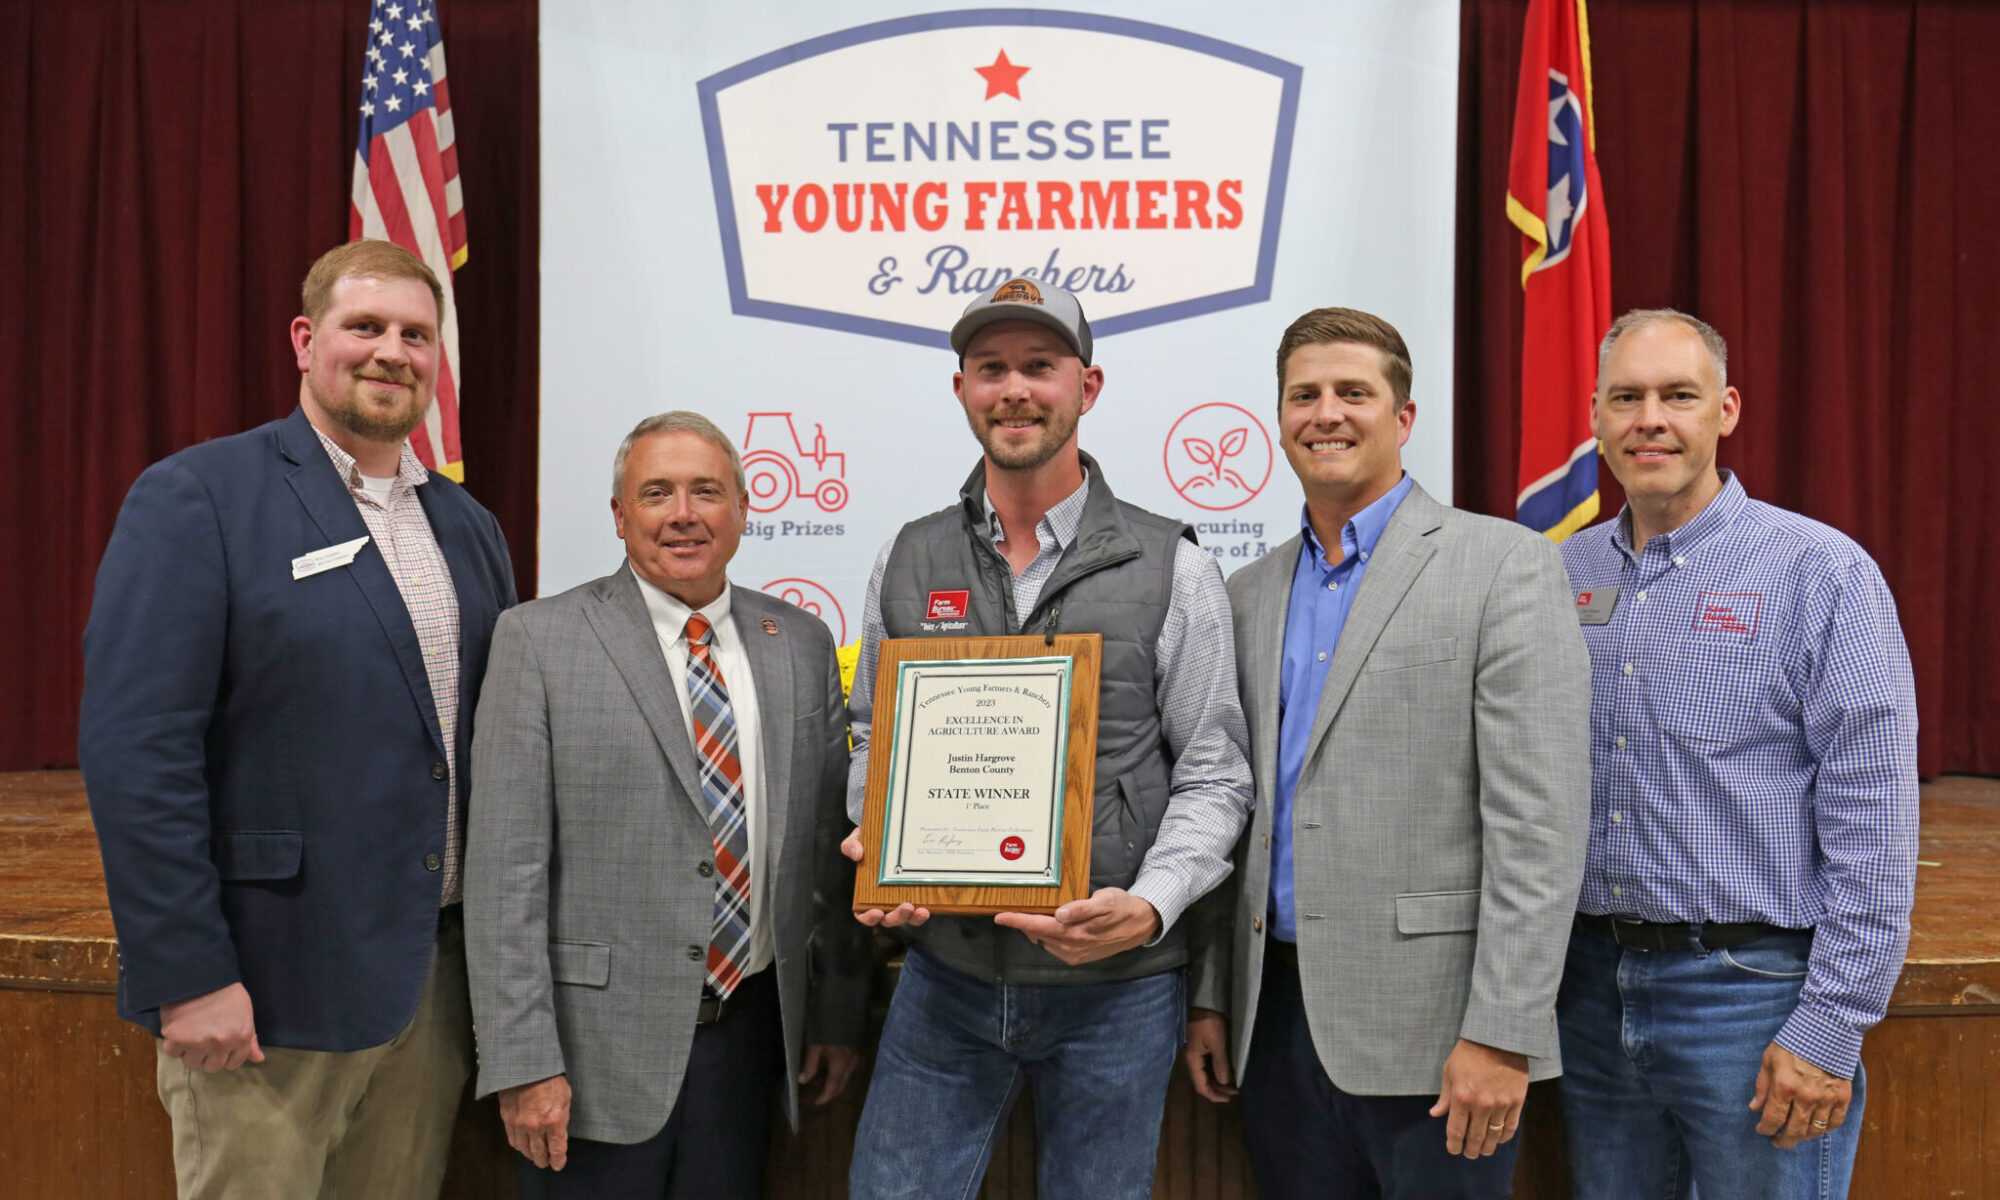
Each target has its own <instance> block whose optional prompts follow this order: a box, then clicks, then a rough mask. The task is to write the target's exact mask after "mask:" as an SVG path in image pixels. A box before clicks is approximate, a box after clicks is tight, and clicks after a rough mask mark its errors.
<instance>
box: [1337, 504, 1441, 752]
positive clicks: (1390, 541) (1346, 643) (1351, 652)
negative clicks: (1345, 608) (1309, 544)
mask: <svg viewBox="0 0 2000 1200" xmlns="http://www.w3.org/2000/svg"><path fill="white" fill-rule="evenodd" d="M1443 514H1444V506H1443V505H1441V504H1439V503H1438V502H1437V501H1435V500H1433V499H1431V497H1430V493H1428V492H1426V491H1424V489H1423V488H1422V487H1421V486H1419V485H1417V484H1415V483H1412V484H1411V485H1410V494H1409V495H1407V496H1405V497H1403V502H1402V503H1401V504H1400V505H1397V506H1396V512H1395V515H1394V516H1392V517H1390V518H1389V524H1388V526H1387V527H1385V528H1384V529H1383V530H1382V540H1381V541H1380V542H1378V543H1376V546H1375V553H1374V554H1373V555H1372V556H1371V557H1370V559H1369V562H1368V570H1367V571H1366V572H1364V573H1363V574H1362V576H1361V591H1360V593H1359V594H1357V595H1356V596H1355V597H1354V607H1353V609H1351V610H1350V611H1349V612H1348V614H1347V623H1346V624H1345V625H1343V626H1341V630H1340V643H1339V645H1337V646H1336V647H1335V648H1334V651H1333V661H1332V662H1331V663H1329V664H1328V665H1327V671H1326V688H1325V690H1324V691H1322V692H1320V695H1319V711H1318V712H1317V713H1316V714H1314V716H1313V727H1312V734H1311V736H1310V737H1308V738H1307V739H1306V754H1305V761H1306V762H1311V761H1312V757H1313V755H1314V754H1315V753H1317V752H1318V750H1319V745H1320V742H1321V741H1323V740H1324V739H1325V738H1326V731H1327V730H1329V729H1331V728H1332V727H1333V718H1334V716H1335V715H1336V714H1338V713H1339V712H1340V708H1341V705H1343V704H1345V703H1346V702H1347V693H1348V692H1349V691H1350V690H1351V689H1352V688H1353V687H1354V679H1355V676H1357V675H1359V674H1360V673H1361V665H1362V664H1363V663H1364V662H1366V661H1367V660H1368V655H1369V653H1370V652H1371V651H1373V650H1374V649H1375V641H1376V639H1377V638H1379V637H1381V636H1382V630H1383V629H1384V628H1386V627H1387V626H1388V624H1389V618H1391V617H1393V616H1395V615H1396V608H1397V606H1399V605H1400V604H1402V602H1403V597H1404V596H1405V595H1407V594H1408V593H1409V590H1410V586H1411V585H1412V584H1414V583H1416V581H1417V576H1419V575H1421V574H1423V570H1424V564H1426V563H1428V562H1429V561H1430V559H1431V555H1432V554H1435V553H1436V552H1437V546H1436V545H1435V544H1433V543H1432V542H1431V540H1430V535H1431V534H1432V533H1435V532H1436V531H1437V530H1438V529H1439V528H1441V527H1442V526H1443V524H1444V521H1443Z"/></svg>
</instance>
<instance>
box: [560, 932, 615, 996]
mask: <svg viewBox="0 0 2000 1200" xmlns="http://www.w3.org/2000/svg"><path fill="white" fill-rule="evenodd" d="M549 973H550V974H551V975H553V976H554V977H555V981H556V982H557V983H574V984H579V985H581V986H583V987H600V988H601V987H603V986H604V985H606V984H608V983H610V982H611V946H610V945H609V944H608V943H606V942H550V943H549Z"/></svg>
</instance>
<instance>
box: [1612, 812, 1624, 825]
mask: <svg viewBox="0 0 2000 1200" xmlns="http://www.w3.org/2000/svg"><path fill="white" fill-rule="evenodd" d="M1624 820H1625V818H1624V817H1623V816H1621V815H1619V814H1618V813H1612V814H1611V823H1612V824H1613V825H1618V824H1622V823H1623V822H1624Z"/></svg>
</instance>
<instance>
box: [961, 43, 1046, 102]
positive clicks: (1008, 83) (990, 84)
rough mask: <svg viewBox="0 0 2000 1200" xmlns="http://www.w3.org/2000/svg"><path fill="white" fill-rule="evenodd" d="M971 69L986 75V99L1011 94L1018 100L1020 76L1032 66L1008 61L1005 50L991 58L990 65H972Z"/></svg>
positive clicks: (1019, 95)
mask: <svg viewBox="0 0 2000 1200" xmlns="http://www.w3.org/2000/svg"><path fill="white" fill-rule="evenodd" d="M972 69H973V70H975V71H977V72H979V73H980V74H981V75H983V76H985V77H986V98H987V99H988V100H991V99H992V98H993V97H995V96H1012V97H1014V99H1016V100H1019V99H1020V98H1021V76H1023V75H1026V74H1027V73H1028V72H1029V71H1032V70H1034V68H1033V67H1017V66H1015V65H1014V64H1013V63H1010V62H1008V61H1007V52H1006V51H1005V50H1002V51H1001V52H1000V57H998V58H996V59H994V60H993V65H992V66H990V67H974V68H972Z"/></svg>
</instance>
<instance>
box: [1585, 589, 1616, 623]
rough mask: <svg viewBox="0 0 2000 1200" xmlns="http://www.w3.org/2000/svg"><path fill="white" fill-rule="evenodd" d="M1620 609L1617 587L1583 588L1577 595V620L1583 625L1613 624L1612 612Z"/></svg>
mask: <svg viewBox="0 0 2000 1200" xmlns="http://www.w3.org/2000/svg"><path fill="white" fill-rule="evenodd" d="M1617 607H1618V589H1617V588H1615V587H1595V588H1582V589H1579V590H1578V591H1577V593H1576V619H1577V623H1578V624H1581V625H1609V624H1611V610H1612V609H1614V608H1617Z"/></svg>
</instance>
